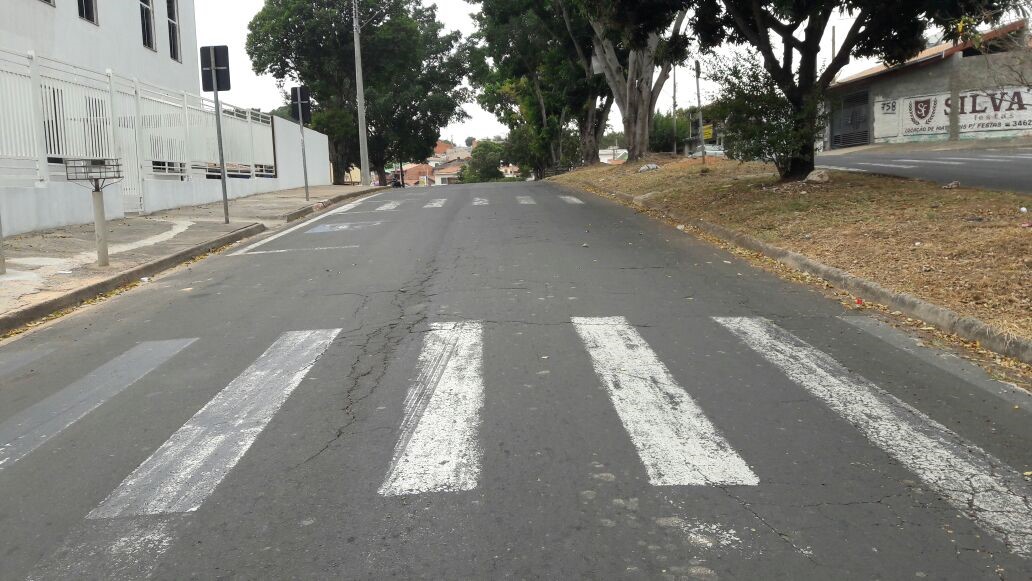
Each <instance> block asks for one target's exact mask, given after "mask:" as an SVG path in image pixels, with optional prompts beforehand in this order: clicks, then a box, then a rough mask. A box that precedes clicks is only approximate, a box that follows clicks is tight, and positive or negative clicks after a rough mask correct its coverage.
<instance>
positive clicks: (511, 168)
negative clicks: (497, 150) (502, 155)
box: [498, 163, 520, 178]
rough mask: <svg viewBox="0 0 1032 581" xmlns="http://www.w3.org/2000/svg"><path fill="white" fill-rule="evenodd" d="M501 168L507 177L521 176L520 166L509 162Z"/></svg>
mask: <svg viewBox="0 0 1032 581" xmlns="http://www.w3.org/2000/svg"><path fill="white" fill-rule="evenodd" d="M498 169H499V170H501V172H502V175H503V176H505V177H507V178H518V177H520V166H518V165H512V164H511V163H510V164H507V165H503V166H501V167H499V168H498Z"/></svg>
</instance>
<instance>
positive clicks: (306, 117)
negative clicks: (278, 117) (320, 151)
mask: <svg viewBox="0 0 1032 581" xmlns="http://www.w3.org/2000/svg"><path fill="white" fill-rule="evenodd" d="M290 105H291V107H290V111H291V114H292V115H293V117H294V119H297V123H298V125H299V126H300V128H301V166H302V167H303V168H304V174H305V201H306V202H307V201H308V200H309V195H308V153H307V152H306V151H305V123H311V122H312V98H311V96H310V95H309V94H308V87H305V86H304V85H302V86H300V87H292V88H291V89H290Z"/></svg>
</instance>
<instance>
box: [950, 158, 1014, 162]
mask: <svg viewBox="0 0 1032 581" xmlns="http://www.w3.org/2000/svg"><path fill="white" fill-rule="evenodd" d="M940 159H945V160H949V161H988V162H990V163H993V162H995V163H1006V162H1009V161H1011V160H1009V159H999V158H996V157H975V158H971V157H943V158H940Z"/></svg>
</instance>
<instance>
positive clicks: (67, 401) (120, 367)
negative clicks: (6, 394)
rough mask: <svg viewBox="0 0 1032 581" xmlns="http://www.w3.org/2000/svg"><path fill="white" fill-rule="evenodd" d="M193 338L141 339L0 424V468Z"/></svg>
mask: <svg viewBox="0 0 1032 581" xmlns="http://www.w3.org/2000/svg"><path fill="white" fill-rule="evenodd" d="M194 341H196V339H173V340H169V341H145V342H143V343H140V344H139V345H136V346H134V347H132V348H131V349H129V350H128V351H126V352H125V353H123V354H121V355H119V356H118V357H115V358H114V359H112V360H110V361H108V362H107V363H105V364H104V365H101V366H100V367H98V368H97V369H95V370H94V371H93V372H92V373H90V374H89V375H87V376H85V377H83V378H82V379H80V380H78V381H76V382H74V383H72V384H71V385H69V386H67V387H65V388H64V389H62V390H61V391H58V392H57V393H54V394H53V395H51V396H49V397H47V398H46V399H44V400H42V401H40V402H38V403H36V404H35V405H33V406H30V407H28V408H26V409H24V410H22V411H21V412H19V413H17V414H15V415H14V416H12V417H10V418H8V419H7V420H6V421H5V422H3V423H2V424H0V470H3V469H4V468H5V467H7V466H11V465H12V464H14V463H15V462H17V461H18V460H20V459H22V458H24V457H25V456H27V455H28V454H29V453H31V452H32V451H33V450H35V449H36V448H39V447H40V446H42V445H43V444H45V443H47V442H48V441H49V440H50V439H51V438H53V437H54V436H56V435H58V434H60V433H61V432H63V431H64V430H66V429H67V428H68V427H69V426H71V425H72V424H74V423H75V422H77V421H79V420H80V419H82V418H83V417H85V416H86V415H87V414H89V413H90V412H92V411H93V410H95V409H97V408H98V407H100V406H101V405H102V404H103V403H104V402H106V401H107V400H109V399H111V398H112V397H114V396H116V395H118V394H119V393H121V392H122V391H124V390H125V389H126V388H128V387H129V386H130V385H132V384H134V383H136V382H137V381H139V380H140V379H141V378H142V377H143V376H145V375H147V374H148V373H150V372H151V371H153V370H154V369H156V368H157V367H158V366H159V365H161V364H162V363H164V362H166V361H168V360H169V359H171V358H172V357H173V356H174V355H176V354H177V353H179V352H180V351H182V350H183V349H185V348H186V347H187V346H189V345H190V344H191V343H193V342H194Z"/></svg>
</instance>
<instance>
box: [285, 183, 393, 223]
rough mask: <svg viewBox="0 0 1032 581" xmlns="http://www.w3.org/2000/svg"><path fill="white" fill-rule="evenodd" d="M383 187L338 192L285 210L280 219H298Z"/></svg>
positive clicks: (289, 220) (287, 220)
mask: <svg viewBox="0 0 1032 581" xmlns="http://www.w3.org/2000/svg"><path fill="white" fill-rule="evenodd" d="M385 189H387V188H386V187H385V186H376V187H371V188H369V189H367V190H362V191H360V192H350V193H347V194H338V195H336V196H333V197H332V198H326V199H325V200H322V201H319V202H315V203H314V204H309V205H307V206H304V207H301V208H298V209H296V210H293V211H291V212H287V213H286V214H283V215H282V216H280V219H282V220H283V221H284V222H294V221H296V220H300V219H301V218H304V217H305V216H308V215H309V214H314V213H315V212H318V211H319V210H323V209H326V208H329V207H330V206H333V205H335V204H339V203H341V202H343V201H345V200H351V199H354V198H357V197H359V196H365V195H368V194H373V193H376V192H378V191H380V190H385Z"/></svg>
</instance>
